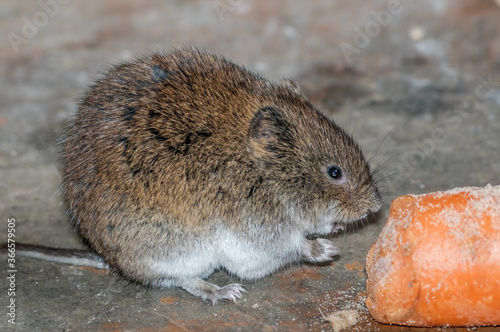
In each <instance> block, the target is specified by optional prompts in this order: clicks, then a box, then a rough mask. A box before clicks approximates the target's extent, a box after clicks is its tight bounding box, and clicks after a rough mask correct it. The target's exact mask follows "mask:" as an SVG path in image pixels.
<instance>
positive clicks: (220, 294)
mask: <svg viewBox="0 0 500 332" xmlns="http://www.w3.org/2000/svg"><path fill="white" fill-rule="evenodd" d="M181 287H182V288H183V289H184V290H185V291H186V292H188V293H190V294H193V295H195V296H199V297H201V298H202V299H204V300H210V301H212V304H214V305H215V304H216V303H217V300H231V301H233V302H235V303H236V299H240V298H241V294H242V293H246V291H245V289H244V288H243V286H242V285H240V284H230V285H226V286H224V287H219V286H217V285H214V284H211V283H209V282H207V281H204V280H201V279H200V278H197V277H193V278H189V279H185V280H184V281H183V283H182V286H181Z"/></svg>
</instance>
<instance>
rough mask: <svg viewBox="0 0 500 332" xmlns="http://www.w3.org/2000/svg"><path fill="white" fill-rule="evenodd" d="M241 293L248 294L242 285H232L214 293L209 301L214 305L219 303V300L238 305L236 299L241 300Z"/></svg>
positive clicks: (209, 297)
mask: <svg viewBox="0 0 500 332" xmlns="http://www.w3.org/2000/svg"><path fill="white" fill-rule="evenodd" d="M241 293H246V290H245V289H244V288H243V286H242V285H240V284H230V285H226V286H224V287H220V288H219V289H218V290H216V291H214V292H212V293H211V294H210V296H208V297H207V299H208V300H210V301H212V304H213V305H215V304H216V303H217V300H230V301H233V302H234V303H236V299H241Z"/></svg>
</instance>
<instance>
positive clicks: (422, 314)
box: [366, 185, 500, 326]
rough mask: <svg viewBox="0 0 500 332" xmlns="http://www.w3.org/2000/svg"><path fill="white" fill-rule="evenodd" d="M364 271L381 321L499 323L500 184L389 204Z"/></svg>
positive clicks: (375, 315) (370, 306) (409, 197)
mask: <svg viewBox="0 0 500 332" xmlns="http://www.w3.org/2000/svg"><path fill="white" fill-rule="evenodd" d="M366 270H367V274H368V280H367V285H366V287H367V299H366V306H367V307H368V310H369V311H370V314H371V315H372V316H373V318H375V319H376V320H377V321H379V322H381V323H386V324H400V325H410V326H483V325H500V186H494V187H493V186H490V185H488V186H486V187H484V188H475V187H469V188H456V189H452V190H449V191H444V192H435V193H430V194H425V195H418V196H417V195H407V196H401V197H399V198H397V199H395V200H394V201H393V202H392V205H391V210H390V215H389V220H388V221H387V224H386V225H385V226H384V228H383V230H382V232H381V234H380V236H379V238H378V240H377V242H376V243H375V244H374V245H373V246H372V247H371V248H370V251H369V252H368V256H367V258H366Z"/></svg>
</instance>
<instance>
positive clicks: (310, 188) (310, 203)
mask: <svg viewBox="0 0 500 332" xmlns="http://www.w3.org/2000/svg"><path fill="white" fill-rule="evenodd" d="M276 90H277V91H275V94H274V96H275V98H273V100H272V101H269V103H268V105H263V107H261V108H260V109H259V110H258V111H257V112H256V113H255V115H254V117H253V119H252V120H251V122H250V126H249V129H248V141H247V149H248V151H249V153H250V155H251V157H252V159H253V160H254V162H255V163H256V165H258V166H257V167H258V168H259V169H260V171H262V173H263V174H264V178H265V181H268V182H269V183H271V184H272V185H273V186H274V188H276V190H279V191H280V195H282V196H283V200H284V204H285V206H287V208H288V209H289V213H290V214H291V215H292V216H293V217H295V218H298V219H301V220H303V221H304V222H306V223H307V222H310V223H311V225H310V227H308V228H309V230H310V231H311V232H312V233H317V234H325V233H329V232H332V231H333V230H334V229H337V228H339V226H341V225H342V224H345V223H349V222H352V221H356V220H359V219H362V218H364V217H365V216H367V215H368V214H370V213H372V212H376V211H378V210H379V209H380V206H381V197H380V194H379V191H378V189H377V186H376V183H375V181H374V179H373V178H372V176H371V173H370V167H369V165H368V163H367V162H366V160H365V158H364V156H363V153H362V152H361V150H360V148H359V147H358V145H357V144H356V143H355V142H354V141H353V139H352V138H351V137H350V136H349V135H348V134H347V133H346V132H345V131H344V130H343V129H342V128H340V127H339V126H337V125H336V124H335V123H334V122H333V121H331V120H329V119H328V118H326V117H325V116H324V115H323V114H321V113H320V112H319V111H318V109H317V108H315V107H314V106H313V105H312V104H311V103H310V102H309V101H308V100H307V98H306V97H305V96H304V95H303V94H302V93H300V91H299V90H298V87H297V86H296V85H291V84H290V82H287V83H284V84H283V83H282V84H279V85H277V86H276Z"/></svg>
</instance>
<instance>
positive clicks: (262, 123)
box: [248, 107, 287, 158]
mask: <svg viewBox="0 0 500 332" xmlns="http://www.w3.org/2000/svg"><path fill="white" fill-rule="evenodd" d="M286 129H287V124H286V121H285V120H284V119H283V116H282V115H281V114H280V113H279V112H278V111H277V110H276V109H274V108H273V107H264V108H261V109H259V110H258V111H257V112H256V113H255V115H254V117H253V119H252V121H251V122H250V127H249V128H248V150H249V152H250V153H251V154H252V155H253V156H254V157H256V158H262V157H266V156H271V155H272V154H273V152H274V151H275V150H276V149H275V148H276V147H277V146H278V144H279V141H280V136H281V135H282V133H283V132H284V131H286Z"/></svg>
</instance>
